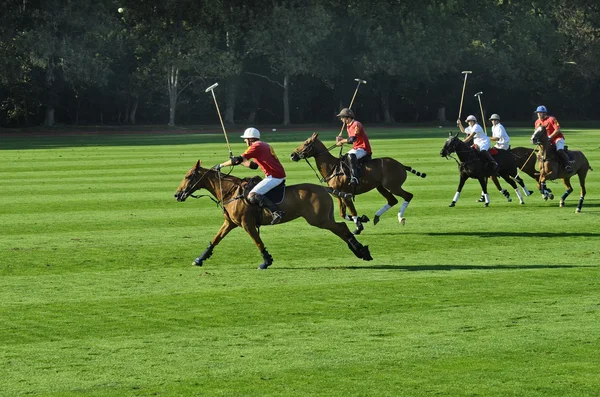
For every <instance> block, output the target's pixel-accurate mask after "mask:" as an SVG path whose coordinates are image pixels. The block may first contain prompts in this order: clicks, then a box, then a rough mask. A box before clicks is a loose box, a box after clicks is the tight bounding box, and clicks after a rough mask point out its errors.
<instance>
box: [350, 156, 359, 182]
mask: <svg viewBox="0 0 600 397" xmlns="http://www.w3.org/2000/svg"><path fill="white" fill-rule="evenodd" d="M348 162H349V163H350V173H351V177H350V185H358V177H357V176H358V159H357V158H356V154H354V153H348Z"/></svg>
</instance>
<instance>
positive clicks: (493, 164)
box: [482, 150, 498, 170]
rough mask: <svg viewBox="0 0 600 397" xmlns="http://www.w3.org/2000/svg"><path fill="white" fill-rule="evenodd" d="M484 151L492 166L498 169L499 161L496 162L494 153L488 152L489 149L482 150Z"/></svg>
mask: <svg viewBox="0 0 600 397" xmlns="http://www.w3.org/2000/svg"><path fill="white" fill-rule="evenodd" d="M482 152H483V153H485V156H486V159H487V161H488V162H489V163H490V164H491V165H492V168H493V169H494V170H497V169H498V163H496V160H494V157H492V154H491V153H490V152H488V151H487V150H482Z"/></svg>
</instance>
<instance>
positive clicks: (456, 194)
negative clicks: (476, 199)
mask: <svg viewBox="0 0 600 397" xmlns="http://www.w3.org/2000/svg"><path fill="white" fill-rule="evenodd" d="M459 197H460V193H459V192H456V193H454V198H453V199H452V201H454V202H455V203H456V202H457V201H458V198H459Z"/></svg>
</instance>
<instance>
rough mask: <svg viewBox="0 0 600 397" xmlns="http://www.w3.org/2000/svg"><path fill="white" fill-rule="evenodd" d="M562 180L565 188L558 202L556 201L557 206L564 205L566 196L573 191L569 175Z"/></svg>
mask: <svg viewBox="0 0 600 397" xmlns="http://www.w3.org/2000/svg"><path fill="white" fill-rule="evenodd" d="M562 181H563V184H564V185H565V187H566V188H567V190H566V191H565V192H564V193H563V195H562V196H560V202H559V203H558V206H559V207H564V206H565V200H566V199H567V197H569V194H571V193H572V192H573V186H571V177H566V178H563V179H562Z"/></svg>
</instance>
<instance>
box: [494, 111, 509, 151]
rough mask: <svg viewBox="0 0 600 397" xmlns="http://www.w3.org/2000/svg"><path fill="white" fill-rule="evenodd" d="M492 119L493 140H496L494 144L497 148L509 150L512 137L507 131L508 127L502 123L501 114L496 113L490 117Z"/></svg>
mask: <svg viewBox="0 0 600 397" xmlns="http://www.w3.org/2000/svg"><path fill="white" fill-rule="evenodd" d="M490 120H491V121H492V137H491V138H490V140H491V141H494V142H496V145H495V146H494V147H495V148H496V149H500V150H509V149H510V137H509V136H508V134H507V133H506V129H505V128H504V126H503V125H502V124H500V116H499V115H498V114H496V113H494V114H492V117H490Z"/></svg>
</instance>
